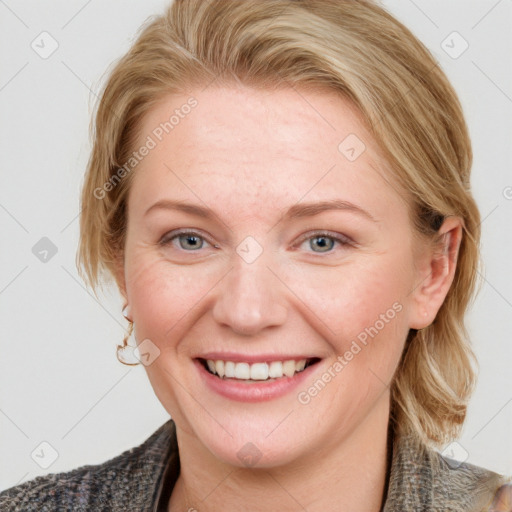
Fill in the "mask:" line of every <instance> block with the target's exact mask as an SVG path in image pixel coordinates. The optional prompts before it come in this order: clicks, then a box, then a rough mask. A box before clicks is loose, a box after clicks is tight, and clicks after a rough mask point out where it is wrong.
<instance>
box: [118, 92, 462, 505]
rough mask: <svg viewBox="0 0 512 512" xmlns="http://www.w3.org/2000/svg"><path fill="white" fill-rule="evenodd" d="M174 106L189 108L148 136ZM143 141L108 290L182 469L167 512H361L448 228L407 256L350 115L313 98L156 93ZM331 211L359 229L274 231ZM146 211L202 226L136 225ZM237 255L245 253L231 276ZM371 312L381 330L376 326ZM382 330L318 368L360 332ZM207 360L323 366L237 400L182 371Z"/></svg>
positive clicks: (411, 245)
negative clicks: (146, 357)
mask: <svg viewBox="0 0 512 512" xmlns="http://www.w3.org/2000/svg"><path fill="white" fill-rule="evenodd" d="M190 96H193V97H194V98H195V99H196V100H197V105H196V106H195V107H194V108H193V109H192V110H191V111H190V113H188V114H187V115H183V116H182V117H180V119H179V123H177V124H176V125H174V126H173V129H172V130H169V133H165V132H164V133H163V136H162V137H161V139H162V140H158V139H157V138H155V136H154V133H155V132H154V130H155V129H156V128H157V127H159V126H160V123H163V122H165V121H166V120H168V119H169V117H170V116H171V115H172V114H173V112H174V111H175V109H180V108H181V107H182V105H184V104H186V103H187V101H188V100H189V99H190ZM157 133H158V132H157ZM350 134H354V135H355V136H357V138H358V139H359V141H362V142H363V143H364V145H365V150H364V151H363V152H362V154H360V156H358V157H357V158H356V159H353V158H350V159H349V158H347V154H346V153H344V152H343V148H344V147H345V146H343V144H342V146H341V148H342V150H341V151H340V149H339V145H340V143H341V142H342V141H343V140H344V139H345V138H346V137H347V136H349V135H350ZM148 136H151V137H152V138H153V139H155V141H156V146H155V147H154V148H152V149H151V150H150V151H149V152H148V154H147V156H145V157H144V159H143V160H142V161H141V162H140V163H139V164H138V166H137V170H136V171H133V172H135V173H136V174H135V175H134V181H133V183H132V188H131V190H130V194H129V199H128V228H127V238H126V245H125V254H124V260H123V263H122V264H120V265H119V274H118V277H117V279H118V283H119V286H120V289H121V292H122V293H123V295H124V297H125V298H126V300H127V302H128V303H129V304H130V308H131V316H132V320H133V322H134V326H135V337H136V339H137V342H138V343H140V342H141V341H142V340H145V339H149V340H151V342H152V343H154V344H155V345H156V346H157V347H158V349H159V350H160V354H159V356H158V357H157V358H156V359H155V360H154V362H153V363H151V364H150V365H148V366H146V367H145V369H146V371H147V375H148V378H149V380H150V382H151V385H152V387H153V389H154V391H155V393H156V395H157V397H158V399H159V400H160V401H161V403H162V405H163V406H164V408H165V409H166V410H167V412H168V413H169V414H170V416H171V417H172V418H173V420H174V421H175V423H176V426H177V439H178V445H179V454H180V461H181V472H180V476H179V478H178V481H177V483H176V486H175V488H174V490H173V493H172V496H171V500H170V502H169V508H168V510H170V511H172V512H174V511H186V510H189V509H190V508H195V509H196V510H197V511H199V512H207V511H218V510H223V511H225V512H230V511H238V510H240V509H241V504H242V503H243V507H242V508H243V509H244V510H250V511H268V510H280V511H292V510H308V511H309V512H313V511H322V512H328V511H340V510H347V511H351V512H363V511H364V512H369V511H375V512H377V511H378V510H379V509H380V507H381V505H382V500H383V492H384V488H385V482H386V456H387V453H386V436H387V426H388V421H389V406H390V404H389V383H390V381H391V379H392V377H393V374H394V372H395V369H396V367H397V364H398V362H399V359H400V356H401V353H402V350H403V347H404V343H405V339H406V336H407V333H408V331H409V329H410V328H415V329H421V328H423V327H426V326H427V325H429V324H430V323H431V322H432V321H433V320H434V318H435V315H436V313H437V311H438V309H439V307H440V306H441V304H442V302H443V300H444V298H445V296H446V293H447V292H448V289H449V287H450V284H451V282H452V280H453V275H454V271H455V264H456V256H457V251H458V247H459V244H460V238H461V236H462V235H461V234H462V230H461V223H460V220H459V219H457V218H455V217H449V218H448V219H447V220H446V221H445V222H444V224H443V226H442V227H441V230H440V231H441V233H446V236H445V241H446V246H445V247H446V250H445V251H444V252H443V251H441V252H436V251H434V249H433V248H432V247H431V246H430V245H428V244H427V243H426V242H423V244H422V245H421V246H419V245H418V244H419V243H420V242H419V241H418V240H417V239H416V238H415V237H414V236H413V229H412V224H411V221H410V218H409V213H408V205H407V202H406V200H405V199H404V197H403V196H402V194H400V193H399V192H398V188H397V187H396V186H393V185H392V177H391V176H390V175H389V174H386V171H385V170H384V169H385V162H384V160H383V158H382V156H381V155H380V153H379V151H378V148H377V145H376V143H375V142H374V141H373V140H372V138H371V136H370V133H369V132H368V130H367V129H366V128H365V125H364V124H363V122H362V120H361V118H360V116H359V113H358V111H357V110H356V109H355V108H354V107H353V106H352V105H351V104H350V103H349V102H348V101H347V100H344V99H342V98H341V97H340V96H339V95H337V94H335V93H334V92H332V91H329V90H313V89H307V90H306V89H304V88H295V89H294V88H284V87H283V88H282V89H279V90H272V91H271V90H262V89H255V88H250V87H245V86H240V85H233V86H230V87H227V86H223V87H216V86H213V85H210V86H209V87H207V88H206V89H202V88H197V89H194V90H191V91H190V95H187V94H182V95H178V94H176V95H169V96H167V97H165V98H164V99H162V100H161V101H160V103H159V104H158V105H157V106H155V107H153V109H152V110H151V111H150V112H148V113H147V114H146V116H145V117H144V119H143V121H142V123H141V126H140V136H139V141H138V142H139V143H140V144H138V145H137V146H136V147H140V145H142V144H144V141H146V140H147V137H148ZM348 140H352V141H353V140H356V139H348ZM358 147H359V148H361V147H362V146H358ZM349 156H351V157H353V154H350V153H349ZM335 199H336V200H342V201H345V202H350V203H352V204H353V205H357V207H359V208H360V209H363V210H364V211H366V213H367V214H365V213H361V212H360V211H358V210H357V209H355V208H344V209H338V210H326V211H323V212H319V213H317V214H316V215H314V216H305V215H301V216H295V217H290V218H288V217H287V216H286V212H287V210H288V209H289V208H291V207H295V206H298V205H304V204H305V203H317V202H321V201H331V200H335ZM161 200H169V201H171V200H172V201H180V202H184V203H188V204H192V205H197V206H200V207H203V208H209V209H210V210H212V211H213V214H212V215H211V216H210V217H204V216H199V215H197V214H193V213H192V212H191V211H179V210H175V209H165V208H156V207H155V208H152V209H151V211H149V212H147V210H148V209H149V208H150V207H151V206H152V205H154V204H155V203H156V202H158V201H161ZM146 212H147V213H146ZM177 230H184V231H185V233H186V234H183V233H182V234H181V236H179V235H178V236H177V233H176V232H177ZM318 231H320V232H324V233H323V234H318ZM326 231H327V232H328V233H325V232H326ZM190 232H192V233H190ZM247 237H252V238H250V239H249V242H248V240H246V239H247ZM336 237H338V238H339V239H340V240H336ZM253 239H254V240H253ZM246 243H249V245H246ZM241 247H242V248H247V247H248V248H250V249H249V250H250V251H253V252H252V254H255V253H254V251H258V254H259V251H260V250H261V254H259V256H257V257H256V258H255V259H254V260H253V261H250V262H247V261H246V260H245V259H244V258H243V257H242V256H241V255H242V254H243V253H242V252H241V251H240V248H241ZM237 249H238V250H237ZM393 305H395V307H394V306H393ZM393 309H394V311H395V314H394V315H393V318H392V319H389V317H390V316H391V315H390V314H387V316H386V312H388V311H389V310H393ZM398 309H399V311H398ZM381 315H385V316H386V319H387V322H382V321H381V322H380V324H377V323H376V322H377V321H378V320H379V319H380V318H382V317H381ZM381 324H384V325H383V327H382V328H380V329H378V334H377V335H374V336H373V337H368V343H367V344H366V345H363V344H361V343H359V345H360V347H361V350H360V351H359V352H358V353H357V354H356V355H354V356H353V358H352V359H351V360H350V361H348V362H347V364H346V365H345V366H344V367H343V368H342V370H341V371H333V368H335V367H334V364H335V362H336V361H337V358H338V356H343V355H344V354H345V353H346V352H347V351H350V349H351V344H352V342H353V341H354V340H357V336H358V335H359V334H360V333H362V332H365V329H367V328H369V327H371V326H375V325H379V326H380V325H381ZM211 351H216V352H236V353H238V354H244V355H257V354H262V353H265V354H279V355H283V354H293V355H302V354H308V355H309V356H316V357H318V358H320V359H321V360H320V362H318V363H317V364H316V365H315V366H314V367H312V368H311V370H313V371H312V372H311V373H310V375H309V377H308V379H306V382H305V383H301V385H300V387H299V389H296V390H294V391H292V392H290V393H287V394H285V395H284V396H281V397H279V398H275V399H272V400H268V401H262V402H252V403H248V402H247V403H245V402H240V401H235V400H231V399H228V398H226V397H224V396H221V395H219V394H218V393H216V392H215V391H213V390H212V389H210V388H209V387H208V386H206V385H205V383H204V382H203V380H202V378H201V375H200V374H199V371H198V369H197V366H196V365H195V363H194V358H196V357H199V355H200V354H204V353H206V352H211ZM329 369H331V372H332V373H334V375H335V376H334V377H332V378H331V380H330V382H328V383H327V384H326V385H325V387H324V388H323V389H322V390H321V392H319V393H318V394H317V395H316V396H311V394H310V395H309V396H310V401H309V402H308V403H301V401H299V400H298V394H299V392H307V390H308V389H309V388H310V387H311V386H313V385H314V383H315V381H317V380H318V379H319V378H321V377H322V375H323V374H324V373H325V372H328V371H329ZM248 385H249V384H248ZM247 443H252V444H253V445H254V446H256V447H257V449H258V451H259V453H260V458H259V460H258V462H257V463H256V464H255V465H254V466H251V467H248V466H247V465H246V464H244V462H243V460H242V459H241V458H240V457H239V453H240V450H241V449H242V448H243V447H244V446H247Z"/></svg>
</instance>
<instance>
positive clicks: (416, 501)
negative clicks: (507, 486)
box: [144, 419, 504, 512]
mask: <svg viewBox="0 0 512 512" xmlns="http://www.w3.org/2000/svg"><path fill="white" fill-rule="evenodd" d="M144 444H146V443H144ZM390 447H392V452H390V454H391V453H392V456H391V457H390V459H389V461H388V469H389V471H388V474H389V478H388V479H387V482H386V489H385V501H384V506H383V508H382V512H396V511H398V510H399V511H400V512H428V511H433V510H449V511H450V512H483V511H485V510H487V509H488V506H489V504H490V501H492V498H493V496H494V493H495V492H496V490H497V488H498V487H499V486H500V485H502V484H503V483H504V477H502V476H501V475H498V474H497V473H494V472H492V471H489V470H487V469H484V468H481V467H478V466H474V465H472V464H468V463H457V462H455V461H449V460H448V459H446V460H445V459H444V458H443V457H442V456H441V455H440V454H439V453H438V452H437V451H435V450H433V449H430V448H428V447H427V446H425V445H424V444H422V443H421V442H420V441H419V440H418V439H417V437H416V436H414V435H412V434H398V433H394V430H393V429H392V428H391V426H390V428H389V430H388V449H389V448H390ZM144 458H145V460H146V461H147V463H149V464H151V466H152V468H153V469H154V478H153V480H152V485H151V487H150V488H149V489H148V501H149V502H150V503H151V504H153V505H152V507H153V508H149V509H148V510H150V511H151V512H165V511H166V510H167V505H168V502H169V499H170V497H171V493H172V490H173V488H174V485H175V483H176V481H177V479H178V476H179V472H180V460H179V453H178V442H177V437H176V425H175V423H174V421H173V420H172V419H170V420H169V421H167V422H166V423H165V424H164V425H162V426H161V427H160V428H159V429H158V430H157V431H156V432H155V433H154V434H153V435H152V436H151V437H150V438H149V439H148V440H147V450H146V451H145V457H144Z"/></svg>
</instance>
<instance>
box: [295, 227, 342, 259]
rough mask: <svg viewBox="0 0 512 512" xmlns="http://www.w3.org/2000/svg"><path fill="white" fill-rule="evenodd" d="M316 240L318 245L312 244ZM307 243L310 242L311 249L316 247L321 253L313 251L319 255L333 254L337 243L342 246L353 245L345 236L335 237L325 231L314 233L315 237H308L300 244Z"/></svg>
mask: <svg viewBox="0 0 512 512" xmlns="http://www.w3.org/2000/svg"><path fill="white" fill-rule="evenodd" d="M314 240H317V243H316V244H314V243H313V244H312V242H313V241H314ZM306 241H309V242H310V244H309V246H310V247H312V248H313V247H315V246H316V247H317V248H319V249H320V251H313V252H316V253H317V254H318V253H319V254H322V253H329V252H333V251H332V249H333V248H334V247H335V245H336V242H338V243H339V244H340V245H341V246H346V245H351V241H350V239H349V238H347V237H345V236H343V235H333V234H330V233H328V232H325V231H321V232H318V233H314V234H313V236H311V235H309V236H306V237H304V238H302V240H301V242H300V243H303V242H306ZM299 245H300V244H299Z"/></svg>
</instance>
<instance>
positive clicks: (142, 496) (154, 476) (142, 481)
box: [0, 420, 174, 512]
mask: <svg viewBox="0 0 512 512" xmlns="http://www.w3.org/2000/svg"><path fill="white" fill-rule="evenodd" d="M173 428H174V422H172V420H170V421H168V422H167V423H165V424H164V425H162V426H161V427H160V428H159V429H158V430H157V431H156V432H154V433H153V434H152V435H151V437H149V438H148V439H147V440H146V441H144V442H143V443H142V444H141V445H139V446H137V447H135V448H130V449H129V450H126V451H125V452H123V453H121V454H120V455H118V456H116V457H114V458H113V459H110V460H107V461H106V462H103V463H101V464H94V465H92V464H91V465H85V466H81V467H79V468H76V469H73V470H71V471H67V472H62V473H50V474H48V475H43V476H38V477H36V478H34V479H33V480H29V481H28V482H24V483H22V484H19V485H16V486H14V487H11V488H9V489H6V490H5V491H3V492H1V493H0V510H2V512H18V511H20V512H21V511H23V512H32V511H34V512H35V511H37V512H46V511H48V512H50V511H52V512H53V511H57V510H58V511H64V510H69V511H85V510H95V511H103V510H105V511H106V510H109V511H113V510H145V509H146V507H147V503H148V498H149V500H151V498H152V497H153V496H152V495H153V493H154V491H155V488H156V485H157V484H158V480H159V478H160V476H161V474H162V472H163V470H164V467H165V462H166V459H167V456H168V453H169V449H170V446H171V444H172V442H171V439H172V434H173ZM133 506H135V508H131V507H133Z"/></svg>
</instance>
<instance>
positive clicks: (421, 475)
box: [384, 435, 512, 512]
mask: <svg viewBox="0 0 512 512" xmlns="http://www.w3.org/2000/svg"><path fill="white" fill-rule="evenodd" d="M511 488H512V478H511V477H508V476H504V475H500V474H499V473H496V472H494V471H491V470H489V469H486V468H483V467H480V466H477V465H474V464H470V463H468V462H458V461H456V460H454V459H451V458H448V457H446V456H443V455H442V454H441V453H439V452H438V451H437V450H436V449H434V448H431V447H427V446H426V445H424V444H423V443H422V442H421V441H419V439H418V438H417V437H416V436H414V435H403V436H397V437H396V438H395V442H394V445H393V462H392V466H391V474H390V479H389V489H388V493H387V500H386V507H385V509H384V510H385V512H394V511H395V510H401V511H403V512H410V511H411V512H412V511H416V510H442V511H443V512H512V508H511V504H510V501H511V500H510V496H511Z"/></svg>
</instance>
